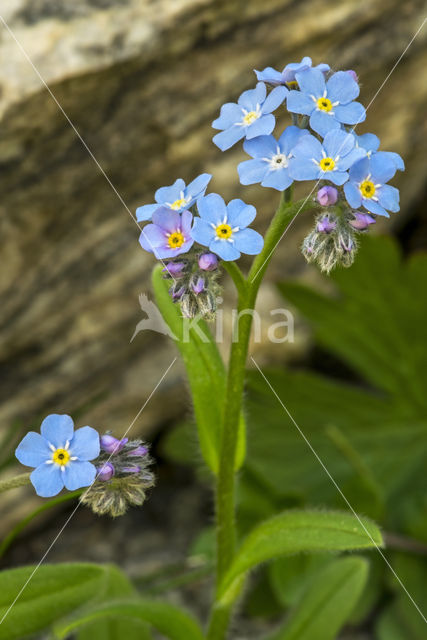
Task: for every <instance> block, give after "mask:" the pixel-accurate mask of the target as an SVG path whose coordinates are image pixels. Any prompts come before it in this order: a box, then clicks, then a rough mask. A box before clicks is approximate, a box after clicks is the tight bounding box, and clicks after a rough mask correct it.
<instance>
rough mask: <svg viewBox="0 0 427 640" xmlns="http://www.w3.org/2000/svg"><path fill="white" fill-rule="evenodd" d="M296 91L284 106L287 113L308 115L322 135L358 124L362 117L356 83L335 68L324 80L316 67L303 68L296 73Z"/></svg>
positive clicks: (364, 115) (291, 92)
mask: <svg viewBox="0 0 427 640" xmlns="http://www.w3.org/2000/svg"><path fill="white" fill-rule="evenodd" d="M296 79H297V82H298V86H299V88H300V91H290V93H289V95H288V99H287V107H288V110H289V111H290V112H291V113H301V114H303V115H306V116H310V127H311V128H312V129H313V130H314V131H316V132H317V133H319V134H320V135H321V136H325V135H326V134H327V133H328V131H331V130H332V129H340V128H341V124H358V123H359V122H363V120H364V119H365V118H366V112H365V108H364V107H363V105H361V104H360V102H353V101H354V99H355V98H357V96H358V95H359V85H358V84H357V82H356V81H355V80H354V79H353V78H352V76H351V75H350V74H349V73H347V71H338V72H337V73H334V74H333V75H332V76H331V77H330V78H329V80H328V81H327V82H325V77H324V75H323V73H322V72H321V71H319V70H318V69H307V70H305V71H301V72H299V73H297V74H296Z"/></svg>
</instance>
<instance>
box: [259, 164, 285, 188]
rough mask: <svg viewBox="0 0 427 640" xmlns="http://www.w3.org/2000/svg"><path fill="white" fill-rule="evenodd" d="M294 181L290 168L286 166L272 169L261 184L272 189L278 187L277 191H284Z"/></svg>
mask: <svg viewBox="0 0 427 640" xmlns="http://www.w3.org/2000/svg"><path fill="white" fill-rule="evenodd" d="M292 182H293V180H292V178H291V177H290V175H289V170H288V169H287V168H285V167H284V168H283V169H277V170H276V171H270V172H269V173H268V174H267V175H266V177H265V178H264V180H263V181H262V182H261V186H263V187H271V188H272V189H277V191H284V190H285V189H287V188H288V187H289V186H290V185H291V184H292Z"/></svg>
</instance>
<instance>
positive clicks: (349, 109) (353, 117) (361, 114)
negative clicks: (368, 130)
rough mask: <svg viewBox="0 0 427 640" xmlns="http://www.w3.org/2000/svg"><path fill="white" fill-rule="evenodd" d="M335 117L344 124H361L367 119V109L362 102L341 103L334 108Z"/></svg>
mask: <svg viewBox="0 0 427 640" xmlns="http://www.w3.org/2000/svg"><path fill="white" fill-rule="evenodd" d="M334 113H335V118H336V119H337V120H338V121H339V122H343V123H344V124H353V125H356V124H359V122H364V121H365V120H366V110H365V107H364V106H363V104H360V102H350V104H340V105H338V106H337V107H335V108H334Z"/></svg>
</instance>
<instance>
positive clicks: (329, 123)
mask: <svg viewBox="0 0 427 640" xmlns="http://www.w3.org/2000/svg"><path fill="white" fill-rule="evenodd" d="M310 127H311V128H312V129H313V131H316V133H320V135H321V136H322V137H323V136H326V134H327V133H328V131H332V130H333V129H340V128H341V127H340V123H339V122H337V120H335V118H334V116H331V115H329V114H328V113H326V112H325V111H317V109H316V111H313V113H312V114H311V116H310Z"/></svg>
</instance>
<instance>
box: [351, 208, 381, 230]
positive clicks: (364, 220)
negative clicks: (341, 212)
mask: <svg viewBox="0 0 427 640" xmlns="http://www.w3.org/2000/svg"><path fill="white" fill-rule="evenodd" d="M353 215H354V219H353V220H350V224H351V226H352V227H353V229H357V231H365V229H367V228H368V227H369V225H370V224H375V222H376V220H375V218H373V217H372V216H370V215H369V213H360V212H359V211H353Z"/></svg>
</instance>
